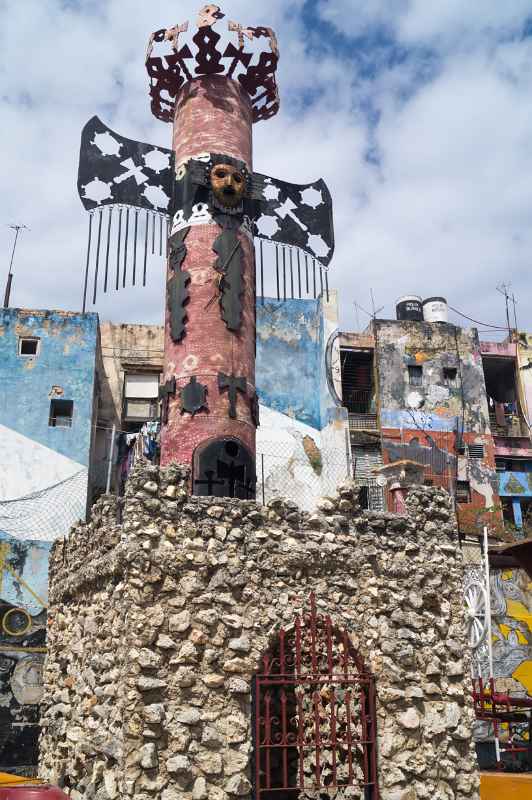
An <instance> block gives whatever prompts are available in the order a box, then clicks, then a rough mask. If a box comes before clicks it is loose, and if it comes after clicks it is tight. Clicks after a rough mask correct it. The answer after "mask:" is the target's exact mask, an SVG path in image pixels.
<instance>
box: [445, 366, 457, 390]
mask: <svg viewBox="0 0 532 800" xmlns="http://www.w3.org/2000/svg"><path fill="white" fill-rule="evenodd" d="M457 375H458V370H457V369H456V367H444V368H443V382H444V384H445V385H446V386H456V378H457Z"/></svg>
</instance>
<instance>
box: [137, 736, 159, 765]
mask: <svg viewBox="0 0 532 800" xmlns="http://www.w3.org/2000/svg"><path fill="white" fill-rule="evenodd" d="M157 763H158V761H157V748H156V746H155V745H154V744H152V743H151V742H150V743H149V744H144V745H142V747H141V748H140V766H141V767H142V768H143V769H154V767H156V766H157Z"/></svg>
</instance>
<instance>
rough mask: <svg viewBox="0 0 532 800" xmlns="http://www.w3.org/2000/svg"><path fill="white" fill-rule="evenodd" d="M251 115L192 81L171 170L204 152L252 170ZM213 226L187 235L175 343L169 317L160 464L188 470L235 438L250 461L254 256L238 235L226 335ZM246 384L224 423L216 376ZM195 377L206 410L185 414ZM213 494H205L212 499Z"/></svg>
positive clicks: (232, 91)
mask: <svg viewBox="0 0 532 800" xmlns="http://www.w3.org/2000/svg"><path fill="white" fill-rule="evenodd" d="M251 128H252V112H251V103H250V99H249V97H248V95H247V94H246V93H245V92H244V91H243V90H242V89H241V87H240V85H239V84H238V83H237V82H236V81H233V80H230V79H228V78H225V77H221V76H209V77H201V78H196V79H194V80H192V81H190V82H189V83H187V84H186V85H185V86H184V87H183V89H182V90H181V93H180V95H179V97H178V99H177V102H176V113H175V119H174V133H173V147H174V150H175V155H176V165H179V164H180V163H182V162H183V161H185V160H187V159H189V158H194V157H197V156H199V155H200V154H203V153H218V154H222V155H227V156H231V157H232V158H235V159H239V160H241V161H243V162H244V163H245V164H246V166H247V168H248V170H249V171H250V172H251V171H252V168H253V167H252V145H251ZM220 233H221V228H220V227H219V225H217V224H213V223H210V224H203V225H194V226H192V227H191V228H190V231H189V233H188V235H187V238H186V241H185V244H186V250H187V253H186V256H185V259H184V261H183V264H182V266H181V269H182V270H184V271H186V272H188V273H189V274H190V276H191V281H190V284H189V287H188V291H189V297H190V300H189V302H188V303H187V305H186V311H187V317H188V319H187V323H186V332H185V335H184V336H183V338H182V339H181V341H180V342H178V343H176V342H174V341H173V340H172V337H171V335H170V319H169V313H168V311H167V312H166V324H165V345H164V380H165V381H168V380H171V379H172V377H173V376H175V378H176V387H177V390H176V394H175V396H170V397H169V401H168V423H167V424H166V425H163V428H162V432H161V463H162V464H163V465H167V464H169V463H171V462H179V463H185V464H186V463H188V464H192V462H193V456H194V451H195V450H196V448H197V447H198V445H200V444H203V443H205V442H206V441H207V440H211V439H219V438H222V437H227V436H228V437H234V438H236V439H238V440H239V441H240V442H242V443H243V444H244V445H246V447H247V448H248V449H249V451H250V453H251V455H252V456H253V458H254V456H255V424H254V422H253V419H252V403H251V401H252V399H253V397H254V394H255V252H254V247H253V241H252V239H251V238H250V237H249V236H248V235H246V234H245V233H243V232H242V231H239V233H238V238H239V240H240V243H241V245H242V256H241V258H242V277H243V294H242V296H241V303H242V318H241V325H240V328H239V330H238V331H231V330H228V328H227V326H226V324H225V322H224V321H223V319H222V317H221V313H220V305H219V302H218V298H219V292H218V281H219V278H220V275H219V273H218V272H217V271H216V270H215V268H214V265H215V262H216V260H217V257H218V256H217V254H216V253H215V251H214V250H213V244H214V242H215V240H216V239H217V237H218V236H219V235H220ZM221 372H222V373H225V375H227V376H231V375H234V376H235V377H244V378H245V379H246V394H243V393H242V392H241V391H238V392H237V397H236V418H234V419H232V418H231V417H230V416H229V408H230V398H229V391H228V390H227V389H226V390H225V391H221V390H220V389H219V388H218V375H219V373H221ZM192 376H194V377H195V378H196V380H197V382H198V383H199V384H203V385H205V386H207V401H206V404H207V407H208V408H207V410H205V409H202V410H200V411H198V413H196V414H195V415H194V416H192V415H191V414H189V413H186V412H185V413H182V410H181V405H180V400H179V392H180V390H181V389H182V388H183V386H185V385H186V384H188V383H189V381H190V379H191V377H192ZM209 493H210V492H209Z"/></svg>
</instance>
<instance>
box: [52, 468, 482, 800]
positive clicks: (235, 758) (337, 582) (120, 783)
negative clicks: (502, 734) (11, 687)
mask: <svg viewBox="0 0 532 800" xmlns="http://www.w3.org/2000/svg"><path fill="white" fill-rule="evenodd" d="M186 479H187V474H186V471H185V470H184V469H183V468H181V467H178V466H170V467H167V468H165V469H160V470H159V469H158V468H156V467H150V466H144V467H138V468H136V470H135V471H134V473H133V475H132V476H131V478H130V480H129V484H128V488H127V494H126V498H125V501H124V507H123V523H122V524H121V525H118V524H117V523H116V510H117V509H116V501H115V500H114V499H113V498H109V497H104V498H102V499H101V500H100V501H99V502H98V504H97V505H96V506H95V508H94V513H93V518H92V521H91V522H90V523H89V524H87V525H79V526H78V527H77V528H76V529H74V530H73V532H72V534H71V535H70V537H69V538H68V540H66V541H65V542H58V543H56V545H55V547H54V550H53V554H52V558H51V564H50V595H51V607H50V629H49V639H48V646H49V655H48V660H47V666H46V673H45V689H46V692H45V701H44V706H43V716H42V723H43V733H42V738H41V774H42V775H43V776H44V777H46V778H50V779H52V780H53V781H55V782H58V783H59V784H60V785H63V786H64V787H66V788H67V790H68V791H70V794H71V796H72V797H73V798H75V799H76V800H81V798H82V797H83V798H87V799H88V798H97V800H113V799H114V798H127V797H135V798H136V799H137V800H147V799H148V798H150V800H152V799H153V798H160V800H178V798H179V799H180V800H181V798H183V799H184V800H206V798H209V799H210V800H226V798H230V797H243V798H247V797H250V796H251V780H252V776H251V757H252V734H251V695H250V686H251V679H252V676H253V674H254V673H255V671H256V669H257V666H258V664H259V661H260V657H261V655H262V654H263V653H264V651H265V650H266V649H267V647H268V645H269V643H270V642H271V641H272V640H273V638H274V637H275V634H276V632H277V631H278V629H279V627H280V626H281V625H285V626H289V625H290V624H291V623H292V621H293V619H294V615H295V613H296V612H297V611H301V609H303V608H304V607H306V606H307V603H308V598H309V595H310V593H311V592H314V593H315V596H316V603H317V607H318V611H319V612H321V613H327V614H330V616H331V617H332V620H333V622H334V623H335V624H337V625H339V626H341V627H345V628H346V629H347V630H348V631H349V633H350V636H351V639H352V642H353V644H354V646H355V647H356V648H357V649H358V651H359V652H360V654H361V655H362V657H363V658H364V660H365V661H366V664H367V665H368V666H369V667H370V669H371V670H372V672H373V673H374V674H375V676H376V685H377V694H378V699H377V709H378V711H377V732H378V769H379V787H380V798H382V800H424V799H426V800H429V799H430V800H475V798H478V773H477V771H476V761H475V756H474V750H473V746H472V741H471V725H472V708H471V705H470V700H469V681H468V679H467V677H466V675H467V671H468V663H467V648H466V643H465V637H464V630H463V625H462V615H463V611H462V581H463V575H462V561H461V555H460V550H459V546H458V538H457V533H456V529H455V525H454V517H453V514H452V511H451V505H450V500H449V497H448V495H447V494H446V493H445V492H444V491H442V490H439V489H433V488H427V487H420V488H418V489H416V490H415V491H412V492H411V494H410V496H409V499H408V510H409V516H407V517H400V516H394V515H390V514H377V513H368V512H361V511H360V508H359V506H358V503H357V495H356V489H355V488H354V487H353V486H352V485H346V486H342V487H340V489H339V491H338V494H337V495H335V496H334V497H331V498H327V499H324V500H323V501H321V503H320V511H319V513H316V514H314V515H309V514H306V513H304V512H300V511H299V510H298V509H297V507H296V506H294V505H293V504H291V503H288V502H286V501H282V500H275V501H272V502H271V503H270V504H269V506H268V507H262V506H260V505H258V504H257V503H255V502H251V501H240V500H232V499H219V498H198V497H189V496H188V494H187V491H186V489H185V486H186ZM305 794H308V793H305ZM330 794H331V798H332V797H334V792H331V793H330ZM310 796H311V795H310V794H309V797H310ZM317 796H319V795H317ZM336 796H337V797H338V798H340V797H347V796H348V793H345V794H344V793H341V792H340V793H338V794H337V795H336ZM353 796H356V797H357V798H358V796H359V793H356V794H355V795H353Z"/></svg>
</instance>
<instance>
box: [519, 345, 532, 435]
mask: <svg viewBox="0 0 532 800" xmlns="http://www.w3.org/2000/svg"><path fill="white" fill-rule="evenodd" d="M517 373H518V376H517V377H518V381H519V383H520V388H521V404H522V406H523V413H524V415H525V417H526V421H527V423H528V425H529V426H530V425H532V334H530V333H520V334H519V339H518V343H517ZM529 433H530V429H529Z"/></svg>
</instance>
